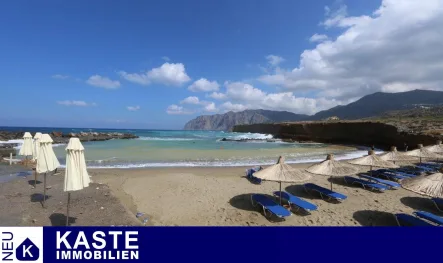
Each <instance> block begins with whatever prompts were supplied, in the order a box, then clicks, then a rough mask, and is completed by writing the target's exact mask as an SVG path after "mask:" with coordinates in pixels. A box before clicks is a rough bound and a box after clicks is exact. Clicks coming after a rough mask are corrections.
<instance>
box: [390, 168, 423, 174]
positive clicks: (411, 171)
mask: <svg viewBox="0 0 443 263" xmlns="http://www.w3.org/2000/svg"><path fill="white" fill-rule="evenodd" d="M391 170H392V171H394V172H400V173H405V174H408V175H410V176H414V175H415V176H418V175H421V174H422V172H421V171H417V170H416V169H414V168H412V167H411V168H405V167H403V168H397V169H391Z"/></svg>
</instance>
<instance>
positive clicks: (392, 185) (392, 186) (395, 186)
mask: <svg viewBox="0 0 443 263" xmlns="http://www.w3.org/2000/svg"><path fill="white" fill-rule="evenodd" d="M358 176H359V177H361V178H364V179H367V180H369V181H372V182H375V183H379V184H383V185H386V186H387V187H389V189H398V188H400V187H401V185H400V184H399V183H396V182H392V181H389V180H383V179H380V178H376V177H372V176H369V175H367V174H359V175H358Z"/></svg>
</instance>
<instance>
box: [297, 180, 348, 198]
mask: <svg viewBox="0 0 443 263" xmlns="http://www.w3.org/2000/svg"><path fill="white" fill-rule="evenodd" d="M303 187H304V189H305V191H306V192H308V193H309V192H317V193H319V194H320V196H321V198H322V199H324V198H327V200H335V201H339V202H342V201H344V200H346V198H348V197H347V196H346V195H344V194H340V193H337V192H334V191H331V190H329V189H326V188H324V187H321V186H319V185H316V184H313V183H307V184H304V185H303Z"/></svg>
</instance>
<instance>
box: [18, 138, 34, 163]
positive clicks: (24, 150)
mask: <svg viewBox="0 0 443 263" xmlns="http://www.w3.org/2000/svg"><path fill="white" fill-rule="evenodd" d="M32 146H33V145H32V135H31V134H30V133H29V132H25V135H24V136H23V145H22V147H21V148H20V151H19V152H18V154H19V155H22V156H25V157H26V158H28V156H32V153H33V150H32Z"/></svg>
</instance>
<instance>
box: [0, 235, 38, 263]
mask: <svg viewBox="0 0 443 263" xmlns="http://www.w3.org/2000/svg"><path fill="white" fill-rule="evenodd" d="M11 259H12V260H11ZM0 262H35V263H40V262H43V227H0Z"/></svg>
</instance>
